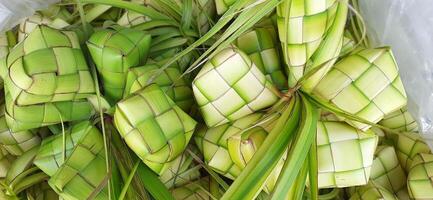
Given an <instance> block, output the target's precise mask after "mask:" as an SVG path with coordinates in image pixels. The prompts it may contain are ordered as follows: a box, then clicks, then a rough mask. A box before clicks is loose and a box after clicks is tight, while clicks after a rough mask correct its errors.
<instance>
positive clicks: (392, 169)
mask: <svg viewBox="0 0 433 200" xmlns="http://www.w3.org/2000/svg"><path fill="white" fill-rule="evenodd" d="M375 154H376V155H375V156H376V157H375V158H374V160H373V166H372V167H371V174H370V180H371V181H374V182H375V183H376V184H378V185H380V186H382V187H384V188H385V189H387V190H388V191H390V192H392V193H394V194H396V195H397V196H400V195H398V194H399V193H407V191H406V173H405V172H404V169H403V168H402V167H401V165H400V162H399V161H398V158H397V154H396V153H395V150H394V147H392V146H379V147H378V148H377V149H376V153H375ZM403 195H404V194H403Z"/></svg>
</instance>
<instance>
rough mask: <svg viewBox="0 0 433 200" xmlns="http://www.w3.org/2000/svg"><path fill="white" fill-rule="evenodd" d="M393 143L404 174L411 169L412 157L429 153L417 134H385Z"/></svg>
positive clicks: (429, 150) (428, 149) (428, 148)
mask: <svg viewBox="0 0 433 200" xmlns="http://www.w3.org/2000/svg"><path fill="white" fill-rule="evenodd" d="M386 137H387V138H390V139H391V141H392V142H393V145H394V148H395V150H396V153H397V158H398V160H399V161H400V165H401V166H402V167H403V168H404V170H405V171H406V172H408V171H409V169H410V168H411V165H412V162H413V159H414V157H415V156H416V155H417V154H419V153H427V154H428V153H431V149H430V147H429V146H428V145H427V144H426V143H425V142H424V140H423V138H422V137H421V136H420V135H419V134H418V133H410V132H403V133H386Z"/></svg>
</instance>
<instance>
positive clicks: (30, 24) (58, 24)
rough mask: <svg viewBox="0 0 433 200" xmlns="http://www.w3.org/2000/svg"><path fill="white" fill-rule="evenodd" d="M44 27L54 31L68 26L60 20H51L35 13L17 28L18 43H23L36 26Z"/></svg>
mask: <svg viewBox="0 0 433 200" xmlns="http://www.w3.org/2000/svg"><path fill="white" fill-rule="evenodd" d="M39 25H45V26H50V27H52V28H55V29H62V28H65V27H67V26H69V23H68V22H66V21H65V20H63V19H61V18H54V19H51V18H49V17H47V16H45V15H43V14H41V13H38V12H36V13H35V14H34V15H32V16H30V17H28V18H26V19H24V20H23V21H22V22H21V23H20V25H19V28H18V41H23V40H24V39H25V38H26V37H27V36H28V34H30V33H31V32H32V31H33V30H34V29H35V28H36V27H37V26H39Z"/></svg>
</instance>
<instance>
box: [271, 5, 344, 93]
mask: <svg viewBox="0 0 433 200" xmlns="http://www.w3.org/2000/svg"><path fill="white" fill-rule="evenodd" d="M287 2H290V3H291V4H290V5H289V4H288V3H287ZM337 8H338V2H337V1H335V0H319V1H317V0H305V1H304V0H294V1H283V3H281V4H280V5H279V6H278V7H277V24H278V27H281V28H279V29H278V33H279V38H280V41H281V45H282V49H283V53H284V54H285V55H286V56H285V61H286V63H287V65H288V67H289V86H291V87H292V86H294V84H295V83H296V82H297V81H298V80H299V79H300V78H301V77H302V76H303V74H304V69H305V66H306V64H307V62H308V60H309V59H310V58H311V57H312V56H313V54H314V53H315V51H316V50H317V49H318V48H319V46H320V44H321V42H322V41H323V40H325V38H326V34H327V31H328V30H329V29H330V27H331V26H332V25H333V23H334V18H335V14H336V12H337ZM286 13H290V16H286V15H287V14H286ZM286 25H287V29H285V28H283V27H286ZM286 50H287V52H286ZM328 51H332V50H328ZM331 58H332V57H331Z"/></svg>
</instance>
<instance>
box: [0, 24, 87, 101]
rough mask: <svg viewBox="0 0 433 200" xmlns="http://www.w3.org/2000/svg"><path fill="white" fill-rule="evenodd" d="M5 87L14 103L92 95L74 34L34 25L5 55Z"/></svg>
mask: <svg viewBox="0 0 433 200" xmlns="http://www.w3.org/2000/svg"><path fill="white" fill-rule="evenodd" d="M7 67H8V72H7V76H6V78H5V79H6V80H5V84H6V87H7V89H8V91H9V93H10V94H11V96H12V99H13V101H14V103H15V104H17V105H20V106H24V105H34V104H39V103H48V102H59V101H71V100H79V99H84V98H86V97H88V96H90V95H92V94H94V93H95V87H94V84H93V79H92V76H91V75H90V72H89V69H88V67H87V64H86V60H85V58H84V55H83V53H82V51H81V49H80V45H79V42H78V38H77V35H76V34H75V33H74V32H70V31H58V30H55V29H53V28H50V27H47V26H37V27H36V28H35V29H34V30H33V31H32V32H31V33H30V34H29V36H28V37H27V38H26V39H25V40H24V41H23V42H21V43H19V44H18V45H17V46H15V47H14V48H13V49H12V50H11V51H10V53H9V55H8V56H7Z"/></svg>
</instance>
